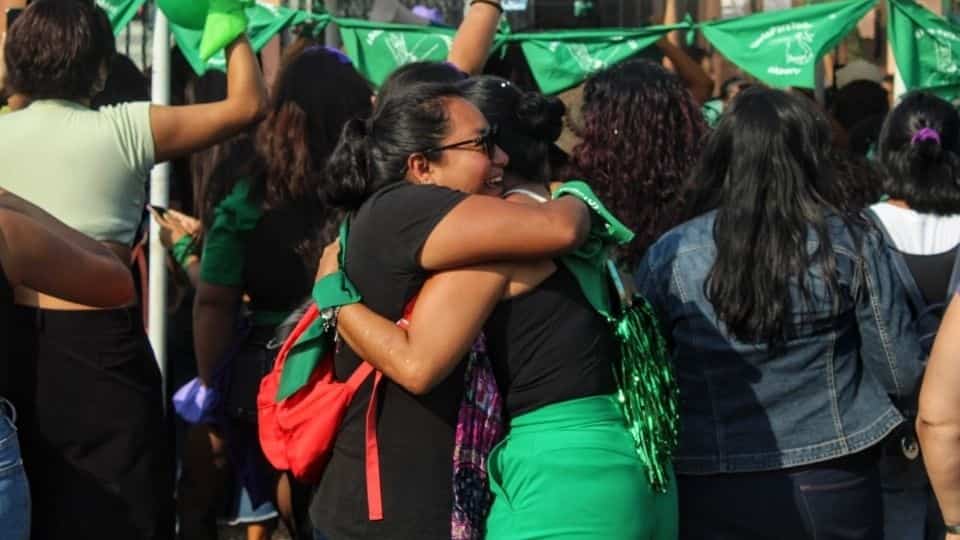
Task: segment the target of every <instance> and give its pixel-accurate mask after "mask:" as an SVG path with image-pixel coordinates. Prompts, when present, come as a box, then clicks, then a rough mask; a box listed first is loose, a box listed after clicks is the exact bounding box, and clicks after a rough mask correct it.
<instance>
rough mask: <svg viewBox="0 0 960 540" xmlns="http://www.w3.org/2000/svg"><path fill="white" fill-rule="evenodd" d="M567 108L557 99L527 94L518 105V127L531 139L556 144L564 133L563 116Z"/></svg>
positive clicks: (536, 93) (535, 93)
mask: <svg viewBox="0 0 960 540" xmlns="http://www.w3.org/2000/svg"><path fill="white" fill-rule="evenodd" d="M566 112H567V107H566V106H565V105H564V104H563V102H562V101H560V99H559V98H556V97H548V96H544V95H543V94H540V93H538V92H526V93H525V94H523V96H521V98H520V102H519V103H518V104H517V113H516V114H517V127H519V128H520V129H521V130H522V131H524V132H525V133H526V134H527V135H529V136H530V137H533V138H535V139H538V140H541V141H546V142H554V141H556V140H557V139H558V138H560V134H561V133H563V115H564V114H565V113H566Z"/></svg>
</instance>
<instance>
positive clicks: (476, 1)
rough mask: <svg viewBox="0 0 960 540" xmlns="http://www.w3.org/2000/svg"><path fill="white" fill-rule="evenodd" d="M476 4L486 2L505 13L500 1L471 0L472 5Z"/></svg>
mask: <svg viewBox="0 0 960 540" xmlns="http://www.w3.org/2000/svg"><path fill="white" fill-rule="evenodd" d="M474 4H486V5H488V6H490V7H493V8H494V9H496V10H497V11H499V12H500V13H503V6H501V5H500V2H496V1H494V0H471V1H470V7H473V6H474Z"/></svg>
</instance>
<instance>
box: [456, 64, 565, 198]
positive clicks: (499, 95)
mask: <svg viewBox="0 0 960 540" xmlns="http://www.w3.org/2000/svg"><path fill="white" fill-rule="evenodd" d="M460 88H461V89H462V90H463V93H464V97H465V98H467V99H468V100H469V101H470V102H471V103H473V104H474V105H476V107H477V108H478V109H480V112H482V113H483V115H484V116H486V117H487V121H488V122H490V124H491V125H493V124H496V125H497V126H498V127H499V128H500V135H499V137H498V138H497V144H499V145H500V148H502V149H503V151H504V152H506V153H507V155H508V156H510V163H509V164H508V165H507V171H508V172H513V173H515V174H517V175H519V176H522V177H523V178H525V179H526V180H530V181H534V182H543V183H547V182H549V181H551V180H555V179H556V178H555V177H554V172H555V171H554V170H553V168H552V167H551V159H550V158H551V147H553V146H554V144H553V143H554V142H555V141H556V140H557V139H558V138H560V133H561V132H563V115H564V113H566V106H564V104H563V102H562V101H560V100H559V99H558V98H555V97H547V96H544V95H543V94H540V93H538V92H523V91H521V90H520V89H519V88H517V87H516V85H514V84H513V83H511V82H510V81H508V80H506V79H503V78H500V77H493V76H484V77H475V78H472V79H468V80H466V81H464V82H462V83H461V84H460Z"/></svg>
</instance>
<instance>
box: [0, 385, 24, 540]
mask: <svg viewBox="0 0 960 540" xmlns="http://www.w3.org/2000/svg"><path fill="white" fill-rule="evenodd" d="M15 418H16V412H15V410H14V408H13V405H11V404H10V402H9V401H7V400H5V399H3V398H0V530H2V531H3V537H4V538H9V539H10V540H27V539H28V538H30V488H29V487H28V486H27V475H26V473H24V471H23V460H21V459H20V444H19V443H18V442H17V428H16V427H14V425H13V421H14V419H15Z"/></svg>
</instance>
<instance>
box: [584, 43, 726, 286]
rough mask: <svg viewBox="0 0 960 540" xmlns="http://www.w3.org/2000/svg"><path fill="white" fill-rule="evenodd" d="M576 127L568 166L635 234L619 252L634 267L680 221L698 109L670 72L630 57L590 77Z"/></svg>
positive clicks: (698, 128) (700, 134)
mask: <svg viewBox="0 0 960 540" xmlns="http://www.w3.org/2000/svg"><path fill="white" fill-rule="evenodd" d="M574 132H575V133H576V134H577V135H578V136H579V137H580V138H581V139H582V142H581V143H580V144H578V145H577V146H576V147H575V148H574V149H573V166H574V168H575V169H576V171H577V173H578V174H580V175H582V176H583V178H584V179H586V180H587V181H589V182H590V183H591V184H592V185H593V186H594V188H595V190H596V192H597V194H598V195H599V196H600V197H601V198H602V199H603V201H604V202H605V203H606V204H607V206H608V207H609V208H610V209H611V210H612V211H613V212H614V214H616V215H617V216H618V217H619V218H620V219H621V220H623V221H624V223H626V224H627V226H629V227H630V228H631V229H633V231H634V232H635V233H636V238H634V240H633V242H632V243H631V244H630V245H629V246H628V247H627V248H626V249H625V250H624V251H623V252H622V253H621V262H622V263H624V264H626V265H628V266H629V267H633V266H634V265H635V264H636V263H637V262H638V261H639V260H640V257H641V256H642V255H643V252H644V251H646V249H647V247H649V246H650V244H652V243H653V241H654V240H656V239H657V238H658V237H659V236H660V235H662V234H663V233H665V232H666V231H667V230H669V229H670V228H672V227H674V226H675V225H678V224H679V223H680V222H681V221H682V219H681V218H682V215H681V214H682V209H683V208H684V207H685V205H686V202H685V196H684V194H683V188H682V186H683V184H684V180H685V179H686V177H687V175H688V174H689V172H690V170H691V169H692V168H693V165H694V163H695V162H696V160H697V158H698V157H699V155H700V150H701V148H702V141H703V138H704V135H705V134H706V132H707V126H706V123H705V122H704V119H703V113H702V112H701V110H700V106H699V105H697V103H696V102H695V101H694V99H693V96H691V95H690V92H689V91H688V90H687V89H686V88H685V87H684V86H683V83H682V82H681V81H680V79H678V78H677V77H676V76H675V75H674V74H672V73H670V72H669V71H667V70H666V69H664V68H663V67H662V66H660V65H659V64H656V63H653V62H651V61H648V60H632V61H629V62H625V63H623V64H620V65H617V66H615V67H613V68H610V69H608V70H606V71H603V72H600V73H598V74H596V75H594V76H593V77H591V78H590V79H589V80H588V81H587V84H586V86H585V88H584V95H583V109H582V121H581V123H580V125H579V126H575V129H574Z"/></svg>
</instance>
